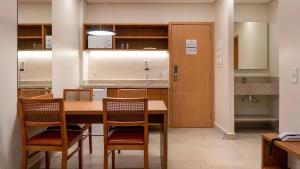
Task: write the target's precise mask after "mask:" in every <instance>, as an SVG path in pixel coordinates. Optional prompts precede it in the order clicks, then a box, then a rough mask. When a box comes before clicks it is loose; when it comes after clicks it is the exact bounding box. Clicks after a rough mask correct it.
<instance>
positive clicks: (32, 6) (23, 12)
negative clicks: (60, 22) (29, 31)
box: [18, 3, 52, 23]
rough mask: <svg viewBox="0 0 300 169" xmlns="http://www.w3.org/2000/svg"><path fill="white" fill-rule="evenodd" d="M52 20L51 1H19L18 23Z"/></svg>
mask: <svg viewBox="0 0 300 169" xmlns="http://www.w3.org/2000/svg"><path fill="white" fill-rule="evenodd" d="M51 22H52V6H51V3H18V23H51Z"/></svg>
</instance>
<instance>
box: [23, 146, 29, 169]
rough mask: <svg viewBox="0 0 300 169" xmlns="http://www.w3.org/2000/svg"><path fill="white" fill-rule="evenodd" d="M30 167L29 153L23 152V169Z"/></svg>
mask: <svg viewBox="0 0 300 169" xmlns="http://www.w3.org/2000/svg"><path fill="white" fill-rule="evenodd" d="M27 166H28V151H27V150H25V149H24V150H23V152H22V169H27Z"/></svg>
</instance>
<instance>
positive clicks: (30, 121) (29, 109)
mask: <svg viewBox="0 0 300 169" xmlns="http://www.w3.org/2000/svg"><path fill="white" fill-rule="evenodd" d="M19 107H20V112H19V118H20V126H21V133H22V143H23V156H22V157H23V160H22V169H26V168H27V164H28V153H29V151H45V152H46V154H45V155H46V158H45V159H46V168H47V169H48V168H49V167H50V155H49V153H50V152H51V151H61V152H62V169H66V168H67V160H68V159H69V158H70V157H71V156H73V155H74V154H75V152H77V151H78V153H79V161H80V167H79V168H81V167H82V149H81V146H82V140H81V138H82V134H81V132H76V131H67V129H66V118H65V112H64V102H63V99H47V98H42V99H37V98H35V99H20V100H19ZM47 127H59V128H60V130H59V131H50V130H45V131H43V132H41V133H39V134H36V135H34V136H32V137H29V136H28V129H29V128H47ZM77 142H78V148H77V149H76V150H74V151H73V153H71V154H70V155H68V149H69V148H70V147H71V146H73V145H74V144H75V143H77Z"/></svg>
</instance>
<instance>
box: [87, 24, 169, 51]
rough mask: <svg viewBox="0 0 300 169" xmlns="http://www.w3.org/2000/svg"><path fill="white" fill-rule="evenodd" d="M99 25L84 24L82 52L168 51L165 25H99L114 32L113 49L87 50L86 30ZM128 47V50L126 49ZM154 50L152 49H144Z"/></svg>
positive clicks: (167, 31)
mask: <svg viewBox="0 0 300 169" xmlns="http://www.w3.org/2000/svg"><path fill="white" fill-rule="evenodd" d="M99 27H100V24H95V23H93V24H84V29H83V42H84V43H83V45H84V46H83V49H84V50H153V51H154V50H159V51H161V50H168V48H169V46H168V44H169V42H168V39H169V37H168V33H169V29H168V25H167V24H101V27H102V28H106V29H110V30H113V31H115V32H116V36H114V37H113V40H112V43H113V45H112V46H113V48H109V49H106V48H105V49H103V48H101V49H90V48H88V46H89V45H88V34H87V30H89V29H91V28H99ZM127 46H128V49H126V48H127ZM144 48H154V49H144Z"/></svg>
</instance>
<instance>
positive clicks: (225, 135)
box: [214, 122, 236, 140]
mask: <svg viewBox="0 0 300 169" xmlns="http://www.w3.org/2000/svg"><path fill="white" fill-rule="evenodd" d="M214 125H215V129H216V130H217V131H218V132H219V133H220V134H222V135H223V139H226V140H235V139H236V135H235V133H229V132H227V131H226V130H225V129H224V128H223V127H221V126H220V125H219V124H218V123H217V122H215V123H214Z"/></svg>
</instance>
